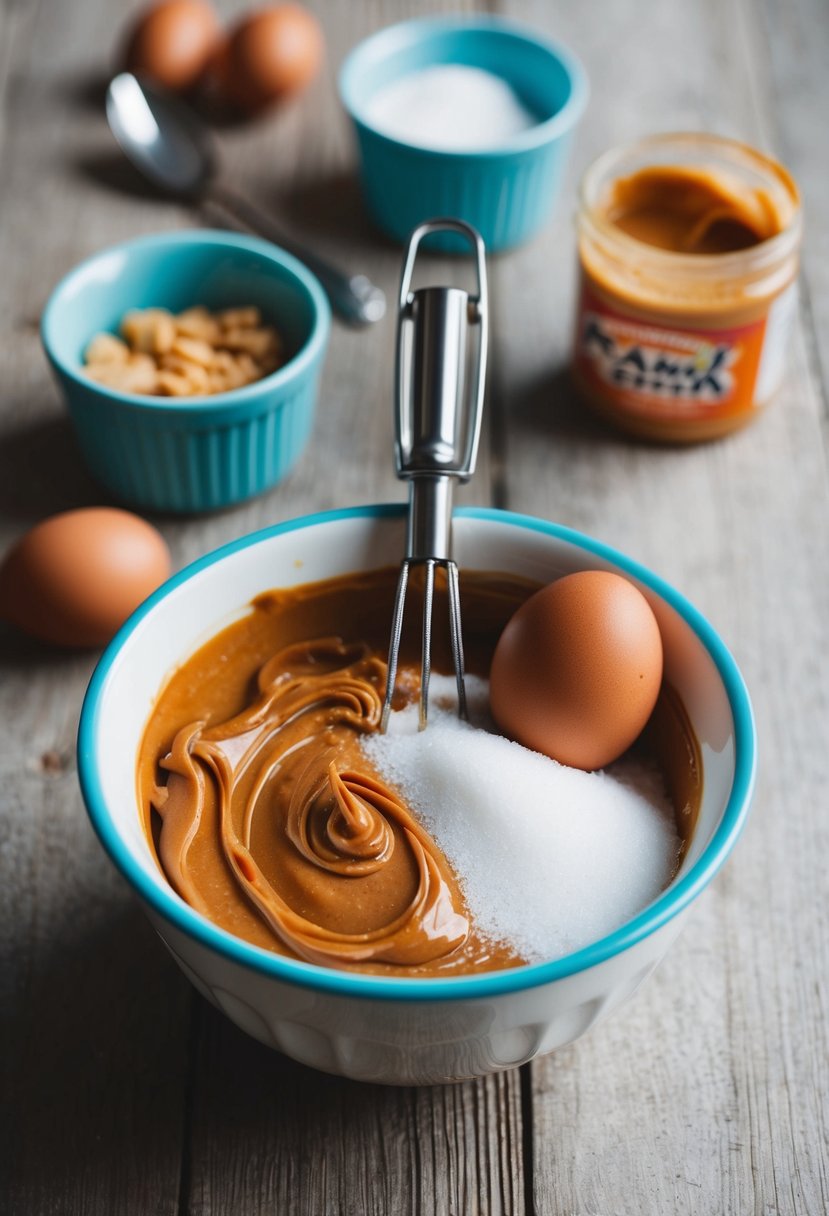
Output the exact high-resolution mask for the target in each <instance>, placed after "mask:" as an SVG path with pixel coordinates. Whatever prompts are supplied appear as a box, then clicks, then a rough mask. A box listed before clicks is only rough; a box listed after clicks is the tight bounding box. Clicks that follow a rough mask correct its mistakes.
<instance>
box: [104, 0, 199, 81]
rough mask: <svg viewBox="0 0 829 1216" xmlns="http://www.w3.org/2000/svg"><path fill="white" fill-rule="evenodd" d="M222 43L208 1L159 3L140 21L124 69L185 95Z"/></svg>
mask: <svg viewBox="0 0 829 1216" xmlns="http://www.w3.org/2000/svg"><path fill="white" fill-rule="evenodd" d="M219 39H220V28H219V19H218V17H217V16H216V13H215V11H214V9H213V7H212V5H210V4H209V3H207V0H158V2H157V3H155V4H152V5H150V6H149V8H145V9H143V10H142V11H141V12H140V13H139V15H138V17H137V18H136V21H135V23H134V25H133V26H132V29H131V31H130V34H129V37H128V39H127V44H126V50H125V53H124V65H125V66H126V67H127V68H128V70H129V71H131V72H135V73H136V75H138V76H146V77H147V78H148V79H150V80H152V81H154V82H155V83H156V84H159V85H162V86H163V87H164V88H167V89H172V90H174V91H180V92H184V91H186V90H188V89H191V88H193V86H194V85H196V84H197V83H198V82H199V80H200V79H201V77H202V75H203V73H204V71H205V69H206V68H207V66H208V64H209V62H210V60H211V58H212V56H213V54H214V52H215V50H216V46H217V45H218V42H219Z"/></svg>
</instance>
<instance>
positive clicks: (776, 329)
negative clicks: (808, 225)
mask: <svg viewBox="0 0 829 1216" xmlns="http://www.w3.org/2000/svg"><path fill="white" fill-rule="evenodd" d="M800 239H801V210H800V197H799V194H798V190H797V187H796V185H795V183H794V182H793V180H792V179H791V177H790V176H789V174H788V173H787V172H786V170H785V169H784V168H783V167H782V166H781V165H779V164H777V163H776V162H775V161H773V160H771V159H769V158H768V157H765V156H763V155H761V154H760V153H759V152H755V151H754V150H753V149H751V148H748V147H746V146H745V145H743V144H739V143H736V142H734V141H732V140H728V139H722V138H720V137H717V136H713V135H693V134H681V135H657V136H652V137H650V138H648V139H644V140H641V141H639V142H638V143H636V144H633V145H630V146H628V147H625V148H622V149H614V150H612V151H610V152H607V153H605V154H604V155H603V156H601V157H600V158H599V159H598V160H597V161H596V162H594V164H593V165H592V166H591V168H590V169H589V170H588V172H587V173H586V175H585V177H584V180H583V183H582V188H581V199H580V209H579V216H578V247H579V263H580V280H581V281H580V288H579V302H578V307H577V313H576V329H575V338H574V350H573V374H574V377H575V380H576V383H577V385H578V387H579V390H580V392H581V394H582V396H583V397H584V399H585V401H586V402H587V403H588V404H589V405H590V406H591V407H592V408H593V409H595V410H596V411H597V412H598V413H600V414H601V415H602V416H603V417H605V418H606V419H608V420H609V421H611V422H613V423H615V424H617V425H618V426H620V427H622V428H623V429H625V430H626V431H629V432H631V433H632V434H635V435H639V436H642V437H645V438H648V439H655V440H663V441H667V442H693V441H695V440H703V439H712V438H715V437H717V436H720V435H725V434H727V433H729V432H730V431H733V430H736V429H737V428H738V427H740V426H742V425H744V424H745V423H746V422H749V421H750V420H751V419H752V418H754V417H756V415H757V414H758V413H759V412H760V411H761V410H762V408H763V407H764V406H765V405H766V404H767V403H768V401H769V400H770V399H771V398H772V397H773V395H774V393H775V391H776V390H777V388H778V387H779V385H780V382H781V380H782V378H783V372H784V367H785V352H786V345H787V339H788V334H789V330H790V328H791V323H792V320H793V317H794V313H795V308H796V278H797V270H798V258H799V249H800Z"/></svg>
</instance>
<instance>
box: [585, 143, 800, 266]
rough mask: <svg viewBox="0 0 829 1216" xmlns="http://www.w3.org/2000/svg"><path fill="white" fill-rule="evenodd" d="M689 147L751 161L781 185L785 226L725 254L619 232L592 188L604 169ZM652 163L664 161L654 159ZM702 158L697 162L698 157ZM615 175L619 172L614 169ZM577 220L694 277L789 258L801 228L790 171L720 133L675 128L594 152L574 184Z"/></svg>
mask: <svg viewBox="0 0 829 1216" xmlns="http://www.w3.org/2000/svg"><path fill="white" fill-rule="evenodd" d="M683 146H686V147H687V148H688V152H689V155H690V153H691V149H692V148H693V149H694V151H695V152H696V153H697V154H699V153H700V152H703V153H704V152H709V153H719V154H720V155H723V156H725V157H730V158H731V159H732V165H733V167H739V166H740V164H742V165H743V167H749V166H751V167H752V168H753V169H754V170H755V172H757V173H758V175H765V176H766V178H767V180H769V181H771V182H772V183H773V184H774V185H775V186H777V187H778V189H782V190H784V191H785V192H786V193H787V195H788V199H789V202H790V204H791V206H792V213H791V216H790V218H789V220H788V223H787V224H786V226H785V228H783V229H781V231H780V232H778V233H776V234H775V235H774V236H772V237H767V238H766V240H763V241H759V242H758V243H757V244H756V245H752V246H750V247H749V248H747V249H739V250H732V251H730V252H726V253H678V252H676V251H674V250H671V249H662V248H660V247H658V246H656V245H649V244H648V243H647V242H646V241H640V240H638V239H637V238H636V237H634V236H631V235H630V234H629V233H627V232H625V231H623V229H621V228H619V227H618V225H617V224H615V223H614V222H613V221H612V220H610V219H608V218H607V216H606V215H604V214H602V212H601V210H600V209H599V207H598V205H597V198H596V194H597V190H598V186H599V185H600V183H601V182H603V181H605V180H606V179H607V178H608V177H610V176H611V173H610V172H608V171H609V170H612V167H613V166H614V165H619V164H622V163H624V161H625V160H628V159H633V158H636V157H637V156H641V157H642V158H643V164H642V165H641V166H640V167H642V168H644V167H646V165H647V163H648V161H647V154H648V152H651V151H653V152H654V153H657V152H658V150H659V149H662V148H665V149H667V148H678V149H681V148H682V147H683ZM652 163H655V164H660V163H665V164H666V165H667V164H669V163H672V164H676V163H677V162H676V160H673V161H671V162H668V161H665V162H661V161H659V160H655V161H654V162H652ZM701 163H702V162H701ZM615 176H617V177H618V176H621V174H616V175H615ZM579 219H580V221H582V222H583V221H587V222H588V223H589V225H590V226H591V227H592V228H593V229H594V230H595V232H596V233H597V234H600V235H601V236H604V237H605V238H606V239H608V240H611V241H612V242H613V244H614V245H615V246H616V247H617V248H618V249H619V250H620V251H626V252H627V253H628V255H629V256H631V257H636V258H638V259H640V260H641V259H642V258H647V259H648V261H649V262H650V264H651V265H652V267H653V268H654V269H655V270H659V269H663V270H665V271H666V272H667V271H676V270H678V269H681V270H682V272H683V273H684V274H689V275H692V276H694V277H697V276H708V275H711V274H712V273H717V274H720V275H722V274H724V273H725V274H727V273H729V272H733V273H734V274H745V273H746V272H748V271H754V272H755V273H762V271H763V270H765V269H767V268H769V267H770V266H774V265H775V264H777V263H779V262H780V261H782V260H784V259H785V258H787V257H789V256H790V255H791V254H792V253H793V252H795V250H796V249H797V247H798V245H799V243H800V238H801V235H802V228H803V208H802V203H801V198H800V191H799V190H798V188H797V184H796V182H795V180H794V178H793V177H792V176H791V174H790V173H789V172H788V170H787V169H786V168H784V166H783V165H781V164H780V163H779V162H778V161H776V160H774V159H773V158H772V157H770V156H766V155H765V154H764V153H762V152H759V151H757V149H755V148H752V147H751V146H750V145H749V144H745V143H742V142H741V141H739V140H735V139H729V138H728V137H726V136H722V135H713V134H709V133H708V132H692V131H677V132H665V133H660V134H656V135H647V136H644V137H643V138H641V139H638V140H634V141H633V142H631V143H627V144H620V145H616V146H615V147H612V148H609V149H607V150H606V151H605V152H603V153H602V154H601V155H600V156H598V157H597V158H596V159H595V160H594V161H593V162H592V163H591V164H590V165H589V166H588V168H587V169H586V170H585V172H584V174H583V176H582V179H581V183H580V186H579Z"/></svg>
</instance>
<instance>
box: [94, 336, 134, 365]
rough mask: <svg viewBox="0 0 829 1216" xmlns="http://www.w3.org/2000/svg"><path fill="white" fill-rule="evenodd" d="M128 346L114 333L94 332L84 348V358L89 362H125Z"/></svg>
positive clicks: (128, 354)
mask: <svg viewBox="0 0 829 1216" xmlns="http://www.w3.org/2000/svg"><path fill="white" fill-rule="evenodd" d="M129 357H130V348H129V347H128V346H127V344H126V342H122V341H121V339H120V338H116V337H115V335H114V334H96V335H95V337H94V338H93V339H92V341H91V342H90V343H89V346H87V348H86V354H85V355H84V358H85V359H86V362H87V364H91V363H126V361H127V359H129Z"/></svg>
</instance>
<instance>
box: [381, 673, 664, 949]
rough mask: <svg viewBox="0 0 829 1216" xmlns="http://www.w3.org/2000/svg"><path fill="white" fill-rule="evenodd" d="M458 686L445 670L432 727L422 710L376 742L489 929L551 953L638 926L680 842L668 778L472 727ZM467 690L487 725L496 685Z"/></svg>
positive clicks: (475, 683)
mask: <svg viewBox="0 0 829 1216" xmlns="http://www.w3.org/2000/svg"><path fill="white" fill-rule="evenodd" d="M452 684H453V682H452V681H451V680H447V679H446V677H433V683H432V690H431V698H430V706H429V725H428V727H427V729H426V730H425V731H422V732H418V730H417V707H416V706H414V705H411V706H409V707H408V708H407V709H406V710H403V711H401V712H400V713H397V714H393V715H392V721H391V725H390V729H389V733H388V734H386V735H373V736H371V737H370V738H369V739H367V740H366V741H365V743H364V747H365V750H366V754H367V755H368V757H369V758H370V760H371V761H372V762H373V763H374V764H375V765H376V766H377V768H378V770H379V771H380V773H381V774H382V775H383V777H384V779H385V780H386V781H387V782H388V783H389V784H390V785H392V786H394V787H395V788H396V789H397V790H398V791H399V792H400V793H401V794H402V795H403V797H404V799H405V801H406V803H407V804H408V805H409V806H410V807H411V808H412V809H413V810H414V811H415V812H416V813H417V815H418V818H419V819H420V820H421V822H422V823H423V824H424V826H425V827H426V828H427V829H428V830H429V831H430V832H431V833H432V834H433V836H434V838H435V840H436V841H437V843H438V844H439V845H440V847H441V848H442V850H443V852H444V853H445V855H446V857H447V858H448V860H449V861H450V863H451V864H452V866H453V868H454V870H455V872H456V873H457V875H458V878H459V879H460V882H461V885H462V887H463V889H464V893H465V895H466V898H467V901H468V904H469V908H470V911H471V912H472V914H473V916H474V917H475V920H476V923H477V925H478V928H479V929H480V931H481V932H482V933H484V934H485V935H487V936H489V937H491V938H492V939H494V940H496V941H507V942H510V943H511V944H512V945H513V946H514V947H515V948H516V949H517V950H518V951H519V952H520V953H521V954H523V955H524V957H525V958H527V959H528V960H530V961H537V960H540V959H551V958H557V957H560V956H561V955H563V954H567V953H569V952H570V951H572V950H577V949H579V948H580V947H581V946H585V945H587V944H588V943H589V942H591V941H596V940H597V939H598V938H600V937H603V936H604V935H605V934H607V933H610V932H612V931H613V930H614V929H617V928H618V927H619V926H620V925H622V924H624V922H625V921H627V920H630V918H631V917H633V916H635V915H636V914H637V913H638V912H640V911H641V910H642V909H643V908H644V907H645V906H646V905H647V904H648V903H650V902H651V900H653V899H654V898H655V897H656V896H657V895H658V894H659V892H660V891H661V890H662V889H663V888H664V887H665V885H666V884H667V883H668V881H669V880H670V878H671V875H672V873H673V870H674V867H675V865H676V860H677V856H678V852H679V847H680V841H679V838H678V836H677V833H676V828H675V826H674V820H673V815H672V811H671V807H670V804H669V803H668V800H667V797H666V795H665V792H664V790H663V788H662V782H661V778H660V776H659V774H658V773H657V772H655V771H654V770H653V769H651V768H649V767H646V766H644V765H642V764H637V763H634V762H631V761H622V762H618V763H617V764H615V765H614V766H613V767H612V770H610V771H608V772H599V773H584V772H582V771H581V770H579V769H571V768H567V767H566V766H564V765H561V764H557V763H556V761H555V760H550V759H548V758H547V757H546V756H540V755H538V754H537V753H536V752H531V751H528V750H527V749H526V748H524V747H521V746H520V744H517V743H512V742H510V741H509V740H507V739H504V738H502V737H500V736H498V735H495V734H491V733H489V731H487V730H485V729H482V728H481V727H480V726H475V725H470V724H468V723H465V722H461V721H460V720H459V719H458V718H457V717H456V715H455V712H454V709H453V708H447V702H448V700H449V689H451V687H452ZM467 688H468V693H469V694H470V713H471V716H472V719H473V721H474V722H481V721H482V720H485V714H486V706H487V685H486V682H485V681H483V680H479V679H475V678H468V681H467ZM441 703H442V704H441Z"/></svg>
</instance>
